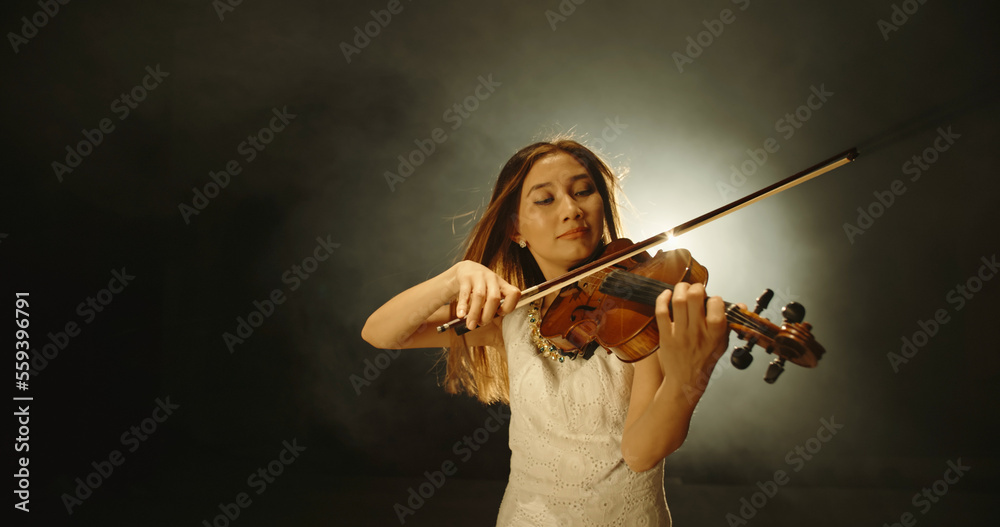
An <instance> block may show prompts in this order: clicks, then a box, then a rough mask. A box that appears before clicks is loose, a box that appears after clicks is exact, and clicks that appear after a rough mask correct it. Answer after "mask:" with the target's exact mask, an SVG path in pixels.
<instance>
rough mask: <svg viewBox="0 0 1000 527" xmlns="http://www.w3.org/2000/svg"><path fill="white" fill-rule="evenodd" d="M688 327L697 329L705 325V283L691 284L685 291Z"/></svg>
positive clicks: (693, 329)
mask: <svg viewBox="0 0 1000 527" xmlns="http://www.w3.org/2000/svg"><path fill="white" fill-rule="evenodd" d="M687 308H688V324H690V326H689V329H691V330H692V331H698V330H701V329H703V328H704V327H705V284H691V286H690V287H688V291H687Z"/></svg>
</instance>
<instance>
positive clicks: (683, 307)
mask: <svg viewBox="0 0 1000 527" xmlns="http://www.w3.org/2000/svg"><path fill="white" fill-rule="evenodd" d="M690 287H691V284H688V283H685V282H681V283H679V284H676V285H674V294H673V298H672V299H671V303H673V306H674V332H675V333H678V334H682V333H686V332H687V331H688V318H689V315H688V290H689V288H690Z"/></svg>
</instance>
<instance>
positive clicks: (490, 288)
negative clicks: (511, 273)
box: [361, 261, 521, 349]
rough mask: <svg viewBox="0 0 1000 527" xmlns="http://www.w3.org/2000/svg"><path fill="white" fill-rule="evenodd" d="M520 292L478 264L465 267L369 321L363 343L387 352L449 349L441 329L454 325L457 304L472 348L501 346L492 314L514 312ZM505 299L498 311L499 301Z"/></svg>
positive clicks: (416, 289) (404, 297)
mask: <svg viewBox="0 0 1000 527" xmlns="http://www.w3.org/2000/svg"><path fill="white" fill-rule="evenodd" d="M520 294H521V292H520V290H518V289H517V288H516V287H514V286H512V285H510V284H508V283H507V282H506V281H504V280H503V279H502V278H500V277H499V276H497V275H496V274H495V273H493V272H492V271H490V270H489V269H487V268H486V267H483V266H482V265H480V264H477V263H475V262H470V261H462V262H459V263H457V264H455V265H453V266H452V267H451V268H450V269H448V270H447V271H445V272H443V273H441V274H439V275H437V276H435V277H433V278H431V279H429V280H427V281H425V282H423V283H420V284H417V285H415V286H413V287H411V288H410V289H407V290H406V291H403V292H402V293H400V294H398V295H396V296H395V297H393V299H392V300H389V301H388V302H386V303H385V304H384V305H383V306H382V307H380V308H378V309H377V310H376V311H375V312H374V313H372V314H371V316H370V317H368V321H367V322H365V327H364V328H363V329H362V330H361V337H362V338H363V339H365V341H367V342H368V343H369V344H371V345H372V346H375V347H377V348H383V349H401V348H431V347H447V346H449V345H450V336H449V334H448V333H438V332H437V329H436V328H437V326H438V325H440V324H443V323H445V322H447V321H448V320H450V319H451V318H452V317H451V313H450V310H449V304H450V303H451V302H452V301H455V300H458V316H460V317H463V316H466V314H468V316H467V317H466V324H467V325H468V326H469V327H470V328H474V329H473V331H471V332H469V333H467V334H466V335H465V337H466V343H467V344H468V345H470V346H477V345H497V344H498V343H501V342H502V340H500V339H501V336H500V328H499V326H497V325H496V324H494V323H487V324H484V325H482V326H481V327H477V326H478V325H479V324H480V322H481V321H483V320H485V321H487V322H493V321H494V314H497V313H499V314H501V315H506V314H507V313H509V312H510V311H513V309H514V306H515V305H516V304H517V300H518V298H519V297H520ZM501 298H502V299H504V301H503V307H502V308H501V307H500V299H501Z"/></svg>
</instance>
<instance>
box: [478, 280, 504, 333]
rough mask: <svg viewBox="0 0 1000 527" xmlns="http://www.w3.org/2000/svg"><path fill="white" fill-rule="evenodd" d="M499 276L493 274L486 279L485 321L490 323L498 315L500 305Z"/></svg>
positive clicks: (483, 319)
mask: <svg viewBox="0 0 1000 527" xmlns="http://www.w3.org/2000/svg"><path fill="white" fill-rule="evenodd" d="M497 280H498V277H497V276H496V275H492V276H490V277H488V278H487V279H486V300H485V302H484V304H483V318H482V321H483V323H489V322H490V321H491V320H493V317H494V316H496V313H497V308H498V307H500V298H501V297H500V284H499V283H498V281H497Z"/></svg>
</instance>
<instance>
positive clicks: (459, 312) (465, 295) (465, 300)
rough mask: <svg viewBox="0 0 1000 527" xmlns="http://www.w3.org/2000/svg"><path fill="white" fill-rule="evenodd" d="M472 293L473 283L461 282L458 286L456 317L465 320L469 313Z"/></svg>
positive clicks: (468, 281)
mask: <svg viewBox="0 0 1000 527" xmlns="http://www.w3.org/2000/svg"><path fill="white" fill-rule="evenodd" d="M471 291H472V281H471V280H468V279H465V280H461V283H460V284H459V286H458V305H457V306H456V307H455V316H457V317H458V318H465V315H466V314H468V313H469V293H470V292H471Z"/></svg>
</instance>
